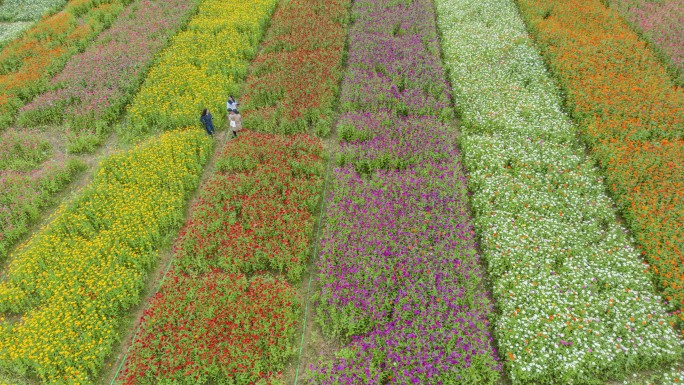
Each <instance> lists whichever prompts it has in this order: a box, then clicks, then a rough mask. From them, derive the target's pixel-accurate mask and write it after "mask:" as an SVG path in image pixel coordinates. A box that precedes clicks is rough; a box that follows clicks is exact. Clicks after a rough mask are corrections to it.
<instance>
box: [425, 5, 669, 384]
mask: <svg viewBox="0 0 684 385" xmlns="http://www.w3.org/2000/svg"><path fill="white" fill-rule="evenodd" d="M436 4H437V14H438V24H439V26H440V29H441V32H442V38H443V40H442V45H443V48H444V57H445V62H446V66H447V67H448V68H449V69H450V74H451V77H452V84H453V86H454V99H455V102H456V105H457V108H458V110H459V112H460V114H461V118H462V121H461V123H462V127H463V137H462V138H461V146H462V148H463V151H464V159H465V165H466V168H467V169H468V171H469V179H468V185H469V187H470V189H471V190H472V191H473V197H472V207H473V210H474V213H475V218H476V219H475V227H476V231H477V233H478V235H479V236H480V238H481V240H482V241H481V247H482V250H483V253H484V255H483V257H484V259H485V260H486V263H487V266H488V271H489V276H490V277H491V279H492V285H493V289H494V292H493V294H494V300H495V303H496V305H497V308H498V309H500V315H499V316H498V317H497V318H496V319H495V320H494V324H495V333H496V337H497V341H498V344H499V349H500V352H501V356H502V357H503V358H504V359H505V366H506V368H507V369H508V372H509V377H510V378H511V380H512V381H513V383H516V384H517V383H520V384H568V383H587V384H590V383H602V381H601V380H603V379H606V378H613V377H617V378H619V377H623V376H624V375H625V374H628V373H630V372H633V371H636V370H643V369H646V368H652V367H656V366H658V365H660V364H662V363H666V362H672V361H675V360H677V359H678V358H679V357H681V353H682V349H681V345H680V341H679V340H678V339H677V335H676V333H675V332H674V330H673V329H672V328H671V326H670V324H669V322H668V317H667V316H666V314H665V312H664V310H663V308H662V306H661V304H660V297H659V296H658V295H656V294H655V293H654V288H653V286H652V284H651V282H650V280H649V277H648V275H647V274H645V272H644V270H645V269H646V267H645V266H644V265H643V263H642V261H641V259H640V256H639V253H638V252H637V251H636V250H635V249H633V247H632V246H631V242H630V239H629V238H628V236H627V235H626V234H625V230H624V229H623V228H622V227H620V226H619V225H618V223H617V222H616V215H615V211H614V210H613V208H612V203H611V200H610V199H609V198H608V197H607V196H606V194H605V193H604V184H603V180H602V177H601V176H600V174H599V173H598V170H596V169H595V168H594V167H593V166H592V162H591V161H590V160H589V159H588V158H587V157H586V156H585V153H584V148H583V146H582V145H581V144H580V142H579V141H578V139H577V137H576V132H577V129H576V128H575V126H574V125H573V124H572V123H571V122H570V120H569V119H568V118H567V117H566V116H565V115H564V114H563V113H562V112H561V103H562V100H561V98H560V96H559V91H558V90H557V88H556V86H555V84H554V83H553V82H552V81H551V78H550V75H549V74H548V72H547V71H546V69H545V67H544V63H543V60H542V58H541V56H540V55H539V54H538V53H537V52H536V50H535V48H534V46H533V45H532V44H531V42H530V38H529V37H528V35H527V32H526V30H525V24H524V23H523V21H522V19H521V18H520V16H519V14H518V11H517V9H516V6H515V4H514V3H513V2H512V1H508V0H487V1H472V0H437V2H436ZM474 15H477V17H475V16H474Z"/></svg>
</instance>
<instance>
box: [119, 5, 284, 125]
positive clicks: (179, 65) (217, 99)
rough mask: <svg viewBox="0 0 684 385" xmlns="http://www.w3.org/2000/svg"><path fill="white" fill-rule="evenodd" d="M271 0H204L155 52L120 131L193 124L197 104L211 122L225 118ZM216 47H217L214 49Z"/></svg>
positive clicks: (197, 118)
mask: <svg viewBox="0 0 684 385" xmlns="http://www.w3.org/2000/svg"><path fill="white" fill-rule="evenodd" d="M275 4H276V1H275V0H256V1H238V0H229V1H224V0H205V1H203V2H202V4H201V5H200V6H199V10H198V13H197V15H195V16H194V17H193V18H192V19H191V20H190V22H189V24H188V26H187V29H186V30H184V31H182V32H180V33H179V34H178V35H176V36H175V37H174V38H173V40H172V41H171V43H170V44H169V47H167V48H166V49H165V50H164V51H163V52H162V53H161V54H160V56H159V57H158V58H157V61H156V64H155V65H154V66H153V67H152V69H151V70H150V71H149V73H148V74H147V78H146V79H145V82H144V83H143V86H142V88H141V89H140V91H139V92H138V93H137V94H136V96H135V97H134V98H133V101H132V103H131V105H130V106H129V107H128V110H127V111H128V119H129V122H128V124H126V125H122V127H121V131H120V132H119V134H121V135H122V136H124V137H130V138H136V137H140V136H143V135H145V134H147V133H151V132H156V131H159V130H166V129H172V128H176V127H185V126H196V125H197V124H198V120H199V116H200V112H201V111H202V109H203V108H209V110H210V111H213V116H214V125H215V126H217V127H221V126H223V125H224V123H225V121H226V108H225V102H226V100H227V99H228V95H230V94H236V95H237V94H238V92H239V89H240V86H241V85H242V83H243V81H244V78H245V77H246V75H247V68H248V65H249V62H250V60H251V59H252V58H253V57H254V55H255V54H256V47H257V45H258V44H259V41H260V40H261V36H262V35H263V32H264V29H265V26H266V25H267V23H268V20H269V18H270V16H271V15H272V13H273V10H274V8H275ZM218 47H220V49H217V48H218Z"/></svg>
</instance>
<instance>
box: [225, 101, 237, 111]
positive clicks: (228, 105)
mask: <svg viewBox="0 0 684 385" xmlns="http://www.w3.org/2000/svg"><path fill="white" fill-rule="evenodd" d="M226 109H229V110H237V102H231V101H227V102H226Z"/></svg>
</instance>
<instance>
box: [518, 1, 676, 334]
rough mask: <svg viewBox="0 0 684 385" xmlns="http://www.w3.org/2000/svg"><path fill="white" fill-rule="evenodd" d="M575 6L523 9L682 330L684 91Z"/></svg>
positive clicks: (593, 8) (606, 24)
mask: <svg viewBox="0 0 684 385" xmlns="http://www.w3.org/2000/svg"><path fill="white" fill-rule="evenodd" d="M578 4H579V3H578V2H576V1H571V0H568V1H565V0H564V1H561V2H558V3H556V4H555V5H554V7H553V9H549V8H548V6H547V5H546V4H542V2H539V1H527V0H525V1H520V2H519V6H520V9H521V12H522V15H523V17H524V18H525V19H526V20H528V21H529V25H530V29H531V33H532V34H533V35H534V36H535V38H536V40H537V42H538V44H539V46H540V49H541V51H542V53H543V54H544V55H545V57H546V58H547V60H548V63H549V65H550V66H551V68H552V70H553V71H554V73H555V74H556V76H557V78H558V81H559V83H560V84H561V85H562V86H563V88H564V89H565V92H566V94H567V99H568V100H567V104H568V107H569V109H570V111H571V113H572V115H573V117H575V119H576V120H577V122H578V123H579V125H580V127H581V133H582V136H583V137H584V139H585V140H586V142H587V143H589V146H590V148H591V150H592V155H593V156H594V157H595V158H596V159H597V160H598V162H599V164H600V165H601V167H602V168H603V169H604V170H605V174H606V185H607V186H608V187H609V192H610V193H611V194H612V195H613V197H614V198H615V200H616V201H617V204H618V206H619V207H620V209H621V213H622V214H623V216H624V217H625V220H626V221H627V225H628V226H629V228H630V229H631V230H632V232H633V233H634V236H635V238H636V240H637V243H638V244H639V246H640V247H641V248H642V250H643V252H644V256H645V258H646V260H647V261H648V262H649V264H650V265H651V267H650V271H651V273H652V274H653V276H654V278H655V281H656V283H657V286H658V287H659V288H660V289H661V290H662V292H663V294H664V296H665V298H666V299H667V301H668V305H667V307H668V309H669V310H671V311H672V312H675V313H676V314H678V317H679V322H678V323H679V327H680V328H682V327H684V312H683V310H684V264H682V256H683V255H684V249H682V247H683V245H684V196H683V195H682V191H683V190H684V137H683V135H684V108H682V106H684V88H682V87H678V86H675V85H674V83H673V82H672V80H671V79H670V77H669V75H668V73H667V71H666V69H665V68H664V66H663V65H662V63H661V62H660V61H659V60H658V58H657V56H656V55H655V54H654V53H653V52H652V51H651V50H649V49H648V47H647V46H646V44H645V43H644V42H643V41H641V40H639V39H638V37H637V35H636V34H635V33H634V32H632V31H631V30H630V29H629V27H628V26H627V24H626V23H625V21H624V20H623V19H622V18H620V17H619V15H618V14H617V12H616V11H615V10H612V9H610V8H606V6H605V5H604V4H603V3H602V2H601V0H592V1H589V2H586V3H585V2H583V3H582V7H580V8H581V12H577V11H576V9H577V8H578V7H579V5H578ZM545 12H549V15H550V16H549V17H548V18H546V19H545V18H543V16H544V13H545ZM576 36H582V38H581V39H577V38H576ZM603 63H611V65H604V64H603ZM682 335H684V334H682Z"/></svg>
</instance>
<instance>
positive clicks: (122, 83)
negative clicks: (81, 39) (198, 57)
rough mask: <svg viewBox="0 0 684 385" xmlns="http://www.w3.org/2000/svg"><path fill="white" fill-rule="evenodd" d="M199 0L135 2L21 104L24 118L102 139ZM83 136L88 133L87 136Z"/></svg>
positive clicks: (30, 122)
mask: <svg viewBox="0 0 684 385" xmlns="http://www.w3.org/2000/svg"><path fill="white" fill-rule="evenodd" d="M197 3H198V2H197V1H191V2H188V1H182V0H174V1H161V0H156V1H155V0H137V1H134V2H132V3H131V4H130V5H129V6H128V7H127V8H126V9H125V10H124V11H123V12H122V13H121V15H120V16H119V17H118V18H117V19H116V20H115V21H114V23H113V24H112V26H111V27H110V28H109V29H108V30H106V31H105V32H103V33H102V34H100V35H99V36H98V37H97V39H96V40H95V41H94V42H93V43H92V44H91V45H90V46H89V47H88V48H87V49H86V50H85V51H84V52H83V53H80V54H78V55H76V56H74V57H72V58H71V59H70V60H69V61H68V62H67V64H66V66H65V68H64V70H63V71H62V72H61V73H60V74H59V75H57V76H55V77H54V78H52V80H51V81H50V88H51V90H50V91H48V92H45V93H43V94H42V95H40V96H38V97H37V98H36V99H34V100H33V101H32V102H31V103H29V104H28V105H26V106H24V107H23V108H22V109H21V110H20V115H19V119H18V121H19V124H20V125H22V126H31V127H35V126H38V125H47V124H61V123H63V122H65V121H66V123H68V125H69V127H70V129H71V130H72V131H76V132H82V131H85V132H86V133H89V134H91V135H92V134H96V135H97V139H102V137H103V136H104V135H103V134H106V133H108V131H109V130H110V127H111V125H112V124H113V123H114V122H115V121H116V120H117V119H118V118H119V115H120V114H121V112H122V111H123V109H124V107H125V105H126V103H127V102H128V100H129V99H130V98H131V95H132V93H133V92H135V91H137V89H138V87H139V85H140V83H141V82H142V80H143V76H144V75H145V73H146V71H147V69H148V67H149V64H150V62H151V61H152V59H153V58H154V57H155V55H156V54H157V53H158V52H159V51H160V50H161V49H162V48H163V47H164V46H165V45H166V44H167V42H168V41H169V40H170V38H171V37H172V36H173V35H174V34H175V32H176V30H177V29H178V28H179V27H180V26H181V25H182V24H183V23H184V22H185V21H187V19H189V17H190V16H191V14H192V13H193V12H194V11H195V9H196V4H197ZM81 140H83V139H81Z"/></svg>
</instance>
